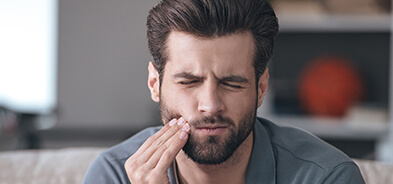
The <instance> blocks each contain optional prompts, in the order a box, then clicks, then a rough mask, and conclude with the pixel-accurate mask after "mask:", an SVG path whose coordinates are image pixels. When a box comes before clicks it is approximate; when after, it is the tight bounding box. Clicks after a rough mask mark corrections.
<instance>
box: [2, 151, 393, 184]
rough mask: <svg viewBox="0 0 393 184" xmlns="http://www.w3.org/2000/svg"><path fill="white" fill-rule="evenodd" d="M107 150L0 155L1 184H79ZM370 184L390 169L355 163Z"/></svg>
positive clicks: (388, 179) (387, 179)
mask: <svg viewBox="0 0 393 184" xmlns="http://www.w3.org/2000/svg"><path fill="white" fill-rule="evenodd" d="M105 149H106V148H65V149H43V150H21V151H3V152H0V184H24V183H29V184H46V183H56V184H73V183H81V182H82V180H83V176H84V173H85V172H86V170H87V168H88V167H89V165H90V163H91V162H92V161H93V160H94V158H95V157H97V155H98V154H99V153H100V152H102V151H103V150H105ZM355 162H356V163H357V164H358V165H359V167H360V170H361V172H362V174H363V177H364V179H365V180H366V182H367V183H369V184H389V183H393V165H388V164H385V163H381V162H377V161H370V160H355Z"/></svg>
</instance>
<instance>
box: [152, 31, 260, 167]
mask: <svg viewBox="0 0 393 184" xmlns="http://www.w3.org/2000/svg"><path fill="white" fill-rule="evenodd" d="M167 47H168V53H169V57H168V60H167V63H166V65H165V71H164V75H163V79H162V83H161V84H160V85H161V86H159V85H157V79H156V80H155V82H152V80H151V78H152V77H151V74H150V73H151V72H153V71H151V70H152V69H151V68H149V72H150V73H149V83H150V84H149V86H152V87H151V90H153V91H152V98H153V100H155V101H157V102H160V110H161V118H162V121H163V122H164V123H166V122H168V121H169V120H171V119H173V118H179V117H183V118H184V119H185V120H186V121H188V122H189V124H190V126H191V133H190V136H189V139H188V141H187V143H186V145H185V147H184V148H183V151H184V152H185V153H186V154H187V155H188V156H189V157H190V158H191V159H192V160H194V161H195V162H197V163H200V164H220V163H222V162H224V161H226V160H227V159H228V158H229V157H230V156H231V155H232V153H233V152H234V151H235V150H236V149H237V148H238V147H239V145H240V144H241V143H242V142H243V141H244V140H245V139H246V138H247V136H248V135H249V134H250V132H251V131H252V128H253V125H254V122H255V113H256V109H257V107H258V106H260V105H261V102H262V99H263V96H264V94H265V92H266V88H267V78H268V74H264V75H262V77H261V79H262V78H263V77H265V78H266V79H263V80H262V82H265V83H263V84H262V83H261V82H259V83H258V88H257V87H256V79H255V72H254V67H253V58H254V57H253V56H254V43H253V37H252V35H251V33H249V32H245V33H237V34H232V35H229V36H224V37H213V38H199V37H194V36H192V35H190V34H186V33H183V32H171V33H170V35H169V37H168V42H167ZM150 67H151V66H150ZM265 73H267V72H265ZM155 76H158V74H155ZM152 83H154V85H152ZM152 88H153V89H152ZM257 90H258V93H257ZM154 91H156V92H154ZM157 91H158V92H157ZM259 93H260V94H259ZM157 95H158V99H157Z"/></svg>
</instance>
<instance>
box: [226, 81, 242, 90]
mask: <svg viewBox="0 0 393 184" xmlns="http://www.w3.org/2000/svg"><path fill="white" fill-rule="evenodd" d="M221 83H222V84H223V85H225V86H228V87H231V88H235V89H243V88H244V87H243V86H240V85H235V84H231V83H228V82H221Z"/></svg>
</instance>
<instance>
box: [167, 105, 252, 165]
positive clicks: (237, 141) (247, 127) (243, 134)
mask: <svg viewBox="0 0 393 184" xmlns="http://www.w3.org/2000/svg"><path fill="white" fill-rule="evenodd" d="M256 110H257V108H256V104H255V106H254V107H252V108H249V110H248V111H246V113H245V114H244V115H243V116H242V117H241V118H240V120H239V123H238V127H237V126H236V124H235V122H234V121H233V120H232V119H231V118H229V117H223V116H221V115H217V116H209V117H204V118H202V119H199V120H191V121H189V122H188V123H189V124H190V127H191V132H190V134H189V138H188V140H187V142H186V144H185V146H184V147H183V148H182V149H183V151H184V152H185V153H186V155H187V156H188V157H189V158H190V159H191V160H193V161H194V162H196V163H198V164H205V165H218V164H221V163H223V162H225V161H227V160H228V159H229V158H230V157H231V156H232V155H233V153H234V152H235V151H236V150H237V148H238V147H239V146H240V145H241V144H242V143H243V142H244V140H245V139H246V138H247V137H248V135H250V133H251V131H252V130H253V128H254V124H255V115H256ZM160 113H161V119H162V120H163V121H164V122H168V121H169V120H170V119H173V118H180V117H181V115H180V113H177V112H174V111H171V110H169V108H168V107H167V106H166V104H165V102H164V101H162V98H161V100H160ZM211 124H214V125H220V126H226V127H228V130H229V134H225V135H221V136H216V135H214V136H204V137H200V136H198V135H196V134H193V132H192V129H193V127H195V126H198V125H211Z"/></svg>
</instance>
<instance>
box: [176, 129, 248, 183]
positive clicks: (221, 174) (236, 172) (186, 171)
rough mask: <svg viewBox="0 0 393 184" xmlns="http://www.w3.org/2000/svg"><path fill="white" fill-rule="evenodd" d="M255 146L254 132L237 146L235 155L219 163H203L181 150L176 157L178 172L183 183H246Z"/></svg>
mask: <svg viewBox="0 0 393 184" xmlns="http://www.w3.org/2000/svg"><path fill="white" fill-rule="evenodd" d="M252 146H253V132H251V133H250V135H248V137H247V138H246V139H245V140H244V142H243V143H242V144H241V145H240V146H239V147H238V148H237V150H236V151H235V152H234V153H233V155H232V156H231V157H230V158H229V159H228V160H227V161H225V162H224V163H221V164H219V165H201V164H198V163H196V162H194V161H192V160H191V159H190V158H188V157H187V155H186V154H185V153H184V151H183V150H182V151H180V152H179V154H178V155H177V157H176V163H177V174H178V178H179V182H180V183H182V184H193V183H207V184H209V183H214V184H219V183H239V184H240V183H244V181H245V179H246V173H247V166H248V161H249V160H250V156H251V152H252Z"/></svg>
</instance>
